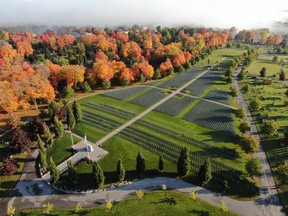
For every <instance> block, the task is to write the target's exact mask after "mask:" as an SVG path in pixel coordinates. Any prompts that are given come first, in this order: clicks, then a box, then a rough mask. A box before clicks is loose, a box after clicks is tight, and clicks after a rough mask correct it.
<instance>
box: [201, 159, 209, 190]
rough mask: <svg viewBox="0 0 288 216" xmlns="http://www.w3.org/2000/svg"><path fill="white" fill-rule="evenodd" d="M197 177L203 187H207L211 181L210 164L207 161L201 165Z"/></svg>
mask: <svg viewBox="0 0 288 216" xmlns="http://www.w3.org/2000/svg"><path fill="white" fill-rule="evenodd" d="M198 177H199V181H200V182H201V183H202V185H203V186H205V185H207V184H208V183H209V181H210V180H211V179H212V173H211V163H210V160H209V159H207V160H205V162H204V164H203V165H201V167H200V170H199V174H198Z"/></svg>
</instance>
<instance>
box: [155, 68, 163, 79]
mask: <svg viewBox="0 0 288 216" xmlns="http://www.w3.org/2000/svg"><path fill="white" fill-rule="evenodd" d="M161 77H162V76H161V73H160V71H159V69H156V70H155V73H154V79H155V80H158V79H160V78H161Z"/></svg>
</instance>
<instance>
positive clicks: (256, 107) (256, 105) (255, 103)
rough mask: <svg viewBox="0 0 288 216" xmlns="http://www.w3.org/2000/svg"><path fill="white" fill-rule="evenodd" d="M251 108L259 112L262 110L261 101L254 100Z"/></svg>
mask: <svg viewBox="0 0 288 216" xmlns="http://www.w3.org/2000/svg"><path fill="white" fill-rule="evenodd" d="M249 105H250V108H251V109H252V110H253V111H255V110H259V109H260V108H261V101H260V100H259V99H258V98H255V99H254V100H252V101H251V102H250V104H249Z"/></svg>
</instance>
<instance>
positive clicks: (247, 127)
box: [239, 121, 251, 133]
mask: <svg viewBox="0 0 288 216" xmlns="http://www.w3.org/2000/svg"><path fill="white" fill-rule="evenodd" d="M239 130H240V132H241V133H245V132H246V131H250V130H251V126H250V124H249V122H247V121H244V122H241V123H240V125H239Z"/></svg>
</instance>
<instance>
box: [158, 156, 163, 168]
mask: <svg viewBox="0 0 288 216" xmlns="http://www.w3.org/2000/svg"><path fill="white" fill-rule="evenodd" d="M158 169H159V170H160V172H163V170H164V158H163V156H162V155H160V156H159V163H158Z"/></svg>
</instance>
